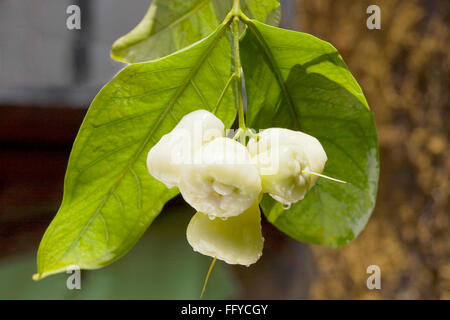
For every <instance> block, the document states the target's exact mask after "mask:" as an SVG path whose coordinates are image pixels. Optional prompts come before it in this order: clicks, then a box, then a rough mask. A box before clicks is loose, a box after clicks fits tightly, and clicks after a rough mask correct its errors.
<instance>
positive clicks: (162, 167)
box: [147, 110, 225, 188]
mask: <svg viewBox="0 0 450 320" xmlns="http://www.w3.org/2000/svg"><path fill="white" fill-rule="evenodd" d="M224 135H225V126H224V124H223V123H222V121H220V119H218V118H217V117H216V116H215V115H213V114H212V113H211V112H209V111H206V110H196V111H194V112H191V113H189V114H187V115H186V116H184V117H183V118H182V119H181V120H180V122H179V123H178V124H177V126H176V127H175V128H174V129H173V130H172V131H171V132H170V133H168V134H166V135H164V136H163V137H162V138H161V140H159V141H158V143H157V144H156V145H155V146H153V148H152V149H150V151H149V153H148V156H147V168H148V171H149V173H150V174H151V175H152V176H153V177H154V178H156V179H158V180H159V181H161V182H162V183H164V184H165V185H166V186H167V187H168V188H172V187H175V186H177V185H178V183H179V181H180V176H181V172H182V168H183V167H184V166H185V165H186V164H190V163H192V162H193V159H194V157H195V153H196V151H197V150H199V149H200V148H201V146H202V145H203V144H205V143H207V142H209V141H211V140H213V139H215V138H217V137H223V136H224Z"/></svg>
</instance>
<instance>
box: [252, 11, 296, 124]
mask: <svg viewBox="0 0 450 320" xmlns="http://www.w3.org/2000/svg"><path fill="white" fill-rule="evenodd" d="M243 21H244V23H245V24H246V25H247V26H248V29H249V30H250V31H251V32H252V33H253V35H254V36H255V38H256V40H258V43H259V45H260V46H261V48H262V49H263V52H264V54H265V56H266V58H267V60H268V62H269V67H270V69H272V72H273V73H274V75H275V78H276V79H277V82H278V85H279V86H280V88H281V92H282V93H283V95H284V97H285V100H286V102H287V104H288V106H289V111H290V112H291V113H292V117H293V118H294V122H295V125H296V127H297V129H301V127H300V122H299V121H298V117H299V116H298V114H297V111H296V110H295V106H294V103H293V101H292V98H291V95H290V94H289V91H288V89H287V87H286V84H285V83H284V79H283V75H282V74H281V70H280V68H279V67H278V65H277V63H276V62H275V58H274V57H273V54H272V51H271V50H270V48H269V45H268V44H267V42H266V41H265V40H264V37H263V36H262V35H261V33H260V32H259V30H258V28H257V27H256V25H255V23H254V21H253V20H250V19H244V20H243Z"/></svg>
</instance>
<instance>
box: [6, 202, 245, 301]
mask: <svg viewBox="0 0 450 320" xmlns="http://www.w3.org/2000/svg"><path fill="white" fill-rule="evenodd" d="M164 211H165V212H164V214H162V215H161V216H159V217H158V219H156V220H155V222H154V223H153V224H152V227H151V228H149V230H148V231H147V232H146V233H145V234H144V236H143V237H142V239H141V240H140V241H139V243H138V244H136V246H135V247H134V248H133V250H131V251H130V253H129V254H127V257H126V259H121V260H120V261H117V262H116V263H114V264H112V265H111V266H108V267H107V268H103V269H102V270H95V271H83V272H82V273H81V290H68V289H67V287H66V281H67V278H68V277H69V276H70V275H69V274H65V273H63V274H59V275H55V276H53V277H49V278H47V279H45V280H43V281H40V282H33V281H30V274H31V273H32V272H33V271H34V269H35V257H34V256H32V255H31V254H30V255H28V254H27V255H24V256H13V257H8V258H6V259H5V258H3V259H1V260H0V283H1V285H0V300H15V299H21V300H23V299H25V300H28V299H33V300H34V299H38V300H42V299H44V300H47V299H52V300H54V299H63V300H67V299H83V300H84V299H88V300H92V299H96V300H97V299H113V300H115V299H198V297H199V295H200V292H201V289H202V284H203V280H204V278H205V274H206V272H207V270H208V266H209V264H210V263H211V259H210V258H209V257H206V256H204V255H200V254H197V253H195V252H194V251H192V247H191V246H190V245H189V244H188V243H187V241H186V226H187V225H188V223H189V220H190V219H191V217H192V215H193V214H194V213H195V211H193V210H192V209H191V208H189V207H187V206H184V205H183V206H180V207H178V206H176V207H174V206H171V208H170V209H169V210H166V209H165V210H164ZM23 239H26V235H24V236H23ZM237 290H238V283H237V282H236V279H235V278H234V277H233V275H232V274H231V268H230V267H229V266H228V265H227V264H225V263H216V265H215V267H214V272H213V274H212V276H211V278H210V279H209V283H208V290H206V294H205V298H207V299H229V298H232V297H233V296H235V295H236V294H237V293H238V292H237Z"/></svg>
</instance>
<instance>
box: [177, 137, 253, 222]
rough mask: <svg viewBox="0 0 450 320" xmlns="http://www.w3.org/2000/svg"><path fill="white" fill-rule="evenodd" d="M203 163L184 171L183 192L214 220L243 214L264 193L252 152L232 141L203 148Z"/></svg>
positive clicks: (222, 141) (201, 158) (224, 139)
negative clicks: (251, 157)
mask: <svg viewBox="0 0 450 320" xmlns="http://www.w3.org/2000/svg"><path fill="white" fill-rule="evenodd" d="M198 155H199V161H198V162H197V163H194V164H192V165H187V166H185V167H184V168H183V173H182V175H181V179H180V184H179V188H180V192H181V195H182V196H183V198H184V200H186V202H187V203H189V204H190V205H191V206H192V207H194V208H195V209H196V210H197V211H199V212H203V213H205V214H207V215H209V216H211V217H222V218H224V217H232V216H237V215H239V214H241V213H242V212H243V211H244V210H246V209H248V208H249V207H250V206H251V205H252V203H254V202H255V201H256V199H257V198H258V196H259V194H260V192H261V180H260V177H259V174H258V169H257V168H256V167H255V166H254V165H253V164H252V163H251V159H250V155H249V153H248V150H247V149H246V148H245V147H244V146H243V145H242V144H240V143H239V142H237V141H234V140H233V139H229V138H216V139H214V140H213V141H211V142H209V143H207V144H205V145H203V147H202V148H201V150H200V153H199V154H198Z"/></svg>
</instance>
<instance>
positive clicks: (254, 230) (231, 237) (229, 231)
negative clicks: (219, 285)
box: [186, 201, 264, 266]
mask: <svg viewBox="0 0 450 320" xmlns="http://www.w3.org/2000/svg"><path fill="white" fill-rule="evenodd" d="M186 235H187V240H188V242H189V244H190V245H191V246H192V248H193V249H194V251H197V252H199V253H201V254H204V255H207V256H211V257H215V258H217V259H220V260H223V261H225V262H226V263H229V264H242V265H245V266H249V265H251V264H253V263H255V262H256V261H258V259H259V258H260V257H261V255H262V249H263V245H264V238H263V236H262V233H261V214H260V211H259V206H258V201H255V202H254V203H253V204H252V205H251V206H250V208H248V209H247V210H246V211H244V212H243V213H242V214H240V215H238V216H236V217H230V218H228V219H226V220H222V219H220V218H215V219H213V220H211V219H210V218H209V217H208V215H206V214H204V213H201V212H197V213H196V214H195V215H194V216H193V217H192V219H191V221H190V223H189V225H188V228H187V232H186Z"/></svg>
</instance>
